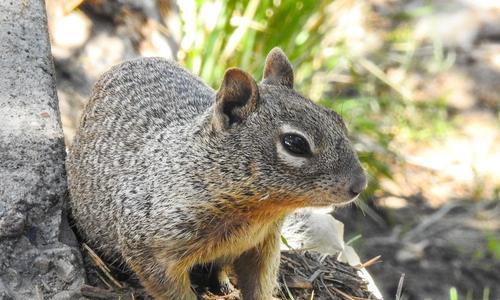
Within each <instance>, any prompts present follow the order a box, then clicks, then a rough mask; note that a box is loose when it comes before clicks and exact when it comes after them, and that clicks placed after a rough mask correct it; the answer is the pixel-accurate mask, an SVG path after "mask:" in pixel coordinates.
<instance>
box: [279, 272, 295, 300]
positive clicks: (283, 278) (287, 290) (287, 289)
mask: <svg viewBox="0 0 500 300" xmlns="http://www.w3.org/2000/svg"><path fill="white" fill-rule="evenodd" d="M282 280H283V285H284V286H285V290H286V292H287V293H288V297H290V299H291V300H295V298H293V296H292V292H290V289H289V288H288V286H287V285H286V280H285V276H283V277H282Z"/></svg>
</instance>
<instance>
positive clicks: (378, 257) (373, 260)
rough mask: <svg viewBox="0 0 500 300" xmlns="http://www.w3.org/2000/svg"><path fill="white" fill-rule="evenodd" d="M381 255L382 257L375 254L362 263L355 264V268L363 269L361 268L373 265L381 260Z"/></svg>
mask: <svg viewBox="0 0 500 300" xmlns="http://www.w3.org/2000/svg"><path fill="white" fill-rule="evenodd" d="M381 257H382V255H377V256H375V257H374V258H372V259H370V260H368V261H366V262H364V263H362V264H359V265H357V266H355V268H358V269H363V268H368V267H370V266H373V265H374V264H378V263H380V262H382V261H381V260H380V258H381Z"/></svg>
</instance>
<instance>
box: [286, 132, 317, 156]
mask: <svg viewBox="0 0 500 300" xmlns="http://www.w3.org/2000/svg"><path fill="white" fill-rule="evenodd" d="M281 142H282V143H283V146H284V147H285V149H286V150H287V151H288V152H290V153H292V154H295V155H309V154H311V149H310V147H309V143H308V142H307V140H306V139H305V138H303V137H301V136H300V135H297V134H291V133H289V134H285V135H283V137H282V140H281Z"/></svg>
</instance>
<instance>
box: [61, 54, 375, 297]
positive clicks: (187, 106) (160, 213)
mask: <svg viewBox="0 0 500 300" xmlns="http://www.w3.org/2000/svg"><path fill="white" fill-rule="evenodd" d="M293 84H294V75H293V70H292V66H291V64H290V62H289V61H288V58H287V57H286V56H285V54H284V53H283V52H282V51H281V49H279V48H274V49H273V50H272V51H271V52H270V53H269V54H268V56H267V59H266V63H265V67H264V76H263V80H262V81H261V82H260V83H256V81H255V80H254V79H253V78H252V77H251V76H250V75H249V74H248V73H246V72H244V71H242V70H240V69H237V68H231V69H228V70H227V71H226V73H225V74H224V78H223V80H222V84H221V86H220V88H219V90H218V91H217V92H215V91H214V90H212V89H211V88H210V87H208V86H207V85H206V84H204V83H203V82H202V81H201V80H200V79H198V78H196V77H195V76H193V75H192V74H190V73H189V72H188V71H186V70H185V69H183V68H182V67H180V66H178V65H177V64H176V63H174V62H171V61H166V60H163V59H160V58H141V59H137V60H132V61H128V62H125V63H122V64H121V65H118V66H116V67H114V68H112V69H111V70H110V71H108V72H107V73H105V74H104V75H103V76H102V78H101V79H100V80H99V81H98V82H97V83H96V85H95V87H94V90H93V93H92V96H91V99H90V101H89V103H88V104H87V106H86V108H85V111H84V113H83V116H82V119H81V123H80V127H79V131H78V133H77V135H76V137H75V140H74V143H73V146H72V148H71V150H70V153H69V155H68V159H67V169H68V181H69V190H70V198H71V200H70V208H71V212H72V216H73V218H74V220H75V224H76V227H77V230H78V231H79V232H80V234H81V235H82V237H83V239H84V240H86V241H87V242H88V243H90V244H91V245H92V246H93V247H98V250H100V252H101V253H103V254H104V255H105V256H106V257H110V258H112V257H121V258H123V259H124V261H125V262H126V264H127V265H128V266H129V267H130V268H131V269H132V270H133V271H134V272H135V273H136V274H137V275H138V277H139V278H140V280H141V282H142V284H143V285H144V287H145V289H146V291H147V292H148V293H149V294H151V295H152V296H153V297H155V298H156V299H165V300H185V299H186V300H187V299H189V300H192V299H196V296H195V293H194V292H193V291H192V290H191V287H190V285H191V283H190V277H189V272H190V270H191V269H192V268H193V267H194V266H197V265H203V264H214V265H216V266H227V265H231V266H232V268H233V269H234V272H235V274H236V276H237V279H238V282H237V284H238V287H239V288H240V289H241V293H242V297H243V299H245V300H251V299H255V300H263V299H266V300H268V299H271V297H272V293H273V290H274V289H275V287H276V281H277V280H276V276H277V271H278V267H279V255H280V253H279V248H280V247H279V242H280V226H281V224H282V221H283V218H284V217H285V216H286V215H287V214H289V213H291V212H293V211H294V210H295V209H297V208H301V207H319V206H332V205H333V206H335V205H342V204H345V203H347V202H349V201H351V200H352V199H354V198H355V197H356V196H357V195H358V194H359V193H360V192H362V191H363V189H364V188H365V186H366V177H365V174H364V171H363V169H362V167H361V166H360V163H359V160H358V158H357V156H356V154H355V152H354V151H353V149H352V147H351V145H350V142H349V140H348V138H347V131H346V127H345V125H344V123H343V121H342V119H341V117H340V116H339V115H338V114H337V113H335V112H333V111H331V110H328V109H326V108H323V107H320V106H318V105H316V104H315V103H313V102H312V101H311V100H309V99H307V98H305V97H303V96H301V95H300V94H299V93H297V92H296V91H295V90H294V89H293ZM224 268H225V267H221V268H220V270H222V269H224ZM221 272H222V271H221ZM219 278H221V280H227V278H226V277H225V276H223V274H222V275H220V276H219ZM224 278H226V279H224ZM222 283H223V282H222Z"/></svg>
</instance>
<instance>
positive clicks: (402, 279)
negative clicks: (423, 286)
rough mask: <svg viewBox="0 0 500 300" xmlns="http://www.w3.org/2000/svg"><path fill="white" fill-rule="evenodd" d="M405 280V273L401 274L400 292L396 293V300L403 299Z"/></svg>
mask: <svg viewBox="0 0 500 300" xmlns="http://www.w3.org/2000/svg"><path fill="white" fill-rule="evenodd" d="M404 280H405V273H402V274H401V277H400V278H399V283H398V290H397V292H396V300H400V299H401V294H402V293H403V282H404Z"/></svg>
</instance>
